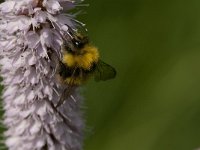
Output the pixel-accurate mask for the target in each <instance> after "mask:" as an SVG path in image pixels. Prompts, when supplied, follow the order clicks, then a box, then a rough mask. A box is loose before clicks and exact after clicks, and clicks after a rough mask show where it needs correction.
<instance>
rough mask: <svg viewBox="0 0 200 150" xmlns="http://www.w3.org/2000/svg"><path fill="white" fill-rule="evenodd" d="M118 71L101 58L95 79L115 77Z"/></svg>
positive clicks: (102, 79)
mask: <svg viewBox="0 0 200 150" xmlns="http://www.w3.org/2000/svg"><path fill="white" fill-rule="evenodd" d="M116 74H117V72H116V70H115V68H113V67H112V66H110V65H108V64H107V63H105V62H103V61H102V60H99V61H98V63H97V66H96V70H95V75H94V78H95V81H106V80H109V79H113V78H115V76H116Z"/></svg>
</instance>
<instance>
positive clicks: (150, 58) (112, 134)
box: [79, 0, 200, 150]
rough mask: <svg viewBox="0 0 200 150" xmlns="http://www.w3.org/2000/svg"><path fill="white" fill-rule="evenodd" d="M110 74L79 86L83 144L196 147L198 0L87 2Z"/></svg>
mask: <svg viewBox="0 0 200 150" xmlns="http://www.w3.org/2000/svg"><path fill="white" fill-rule="evenodd" d="M86 3H89V4H90V7H87V8H84V10H85V11H86V12H87V14H85V15H81V16H80V17H79V18H80V19H81V20H82V21H83V22H85V23H86V24H87V28H88V30H89V35H90V38H91V40H92V41H93V43H95V44H96V45H97V46H98V47H99V49H100V52H101V56H102V59H103V60H104V61H105V62H107V63H109V64H111V65H113V66H114V67H115V68H116V69H117V71H118V75H117V78H116V79H115V80H112V81H107V82H102V83H95V82H94V81H89V83H88V84H87V86H86V87H84V88H83V91H82V93H83V95H85V107H86V108H85V110H84V111H85V119H86V120H87V129H86V139H85V150H194V149H195V148H197V147H200V1H199V0H121V1H120V0H86Z"/></svg>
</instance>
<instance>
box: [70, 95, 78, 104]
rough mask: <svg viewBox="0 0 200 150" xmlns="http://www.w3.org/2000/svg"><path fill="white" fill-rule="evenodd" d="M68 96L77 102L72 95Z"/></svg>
mask: <svg viewBox="0 0 200 150" xmlns="http://www.w3.org/2000/svg"><path fill="white" fill-rule="evenodd" d="M70 97H71V99H72V100H73V101H74V102H75V103H76V102H77V101H76V99H75V98H74V96H73V95H70Z"/></svg>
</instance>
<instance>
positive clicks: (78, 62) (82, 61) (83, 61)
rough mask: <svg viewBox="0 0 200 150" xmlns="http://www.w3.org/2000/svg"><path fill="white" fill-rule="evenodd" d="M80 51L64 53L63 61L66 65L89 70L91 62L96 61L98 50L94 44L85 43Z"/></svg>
mask: <svg viewBox="0 0 200 150" xmlns="http://www.w3.org/2000/svg"><path fill="white" fill-rule="evenodd" d="M79 51H80V52H79V53H77V54H74V53H67V52H66V53H64V55H63V63H64V64H66V65H67V66H68V67H78V68H82V69H85V70H90V68H91V67H92V65H93V63H96V62H98V60H99V52H98V49H97V48H96V47H95V46H92V45H89V44H87V45H85V46H84V47H83V48H82V49H80V50H79Z"/></svg>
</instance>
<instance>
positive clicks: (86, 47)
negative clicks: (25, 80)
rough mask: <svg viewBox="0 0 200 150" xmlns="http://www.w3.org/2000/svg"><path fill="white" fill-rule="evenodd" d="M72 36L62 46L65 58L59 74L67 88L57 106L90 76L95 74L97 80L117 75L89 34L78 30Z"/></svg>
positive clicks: (61, 63)
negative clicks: (100, 54)
mask: <svg viewBox="0 0 200 150" xmlns="http://www.w3.org/2000/svg"><path fill="white" fill-rule="evenodd" d="M71 37H72V39H71V40H70V41H68V42H67V43H66V44H63V46H62V53H63V58H62V61H60V67H59V71H58V74H59V76H60V78H61V79H62V82H63V83H64V84H66V85H67V88H66V89H65V90H64V92H63V94H62V95H61V99H60V100H59V102H58V104H57V106H56V107H59V106H60V105H61V104H63V102H64V100H65V99H67V98H68V97H69V96H71V93H72V92H73V90H75V88H76V87H77V86H79V85H82V84H83V83H84V82H85V81H87V80H88V79H89V78H90V77H92V76H94V78H95V80H96V81H106V80H109V79H112V78H115V76H116V70H115V69H114V68H113V67H112V66H110V65H108V64H107V63H105V62H103V61H102V60H101V59H100V56H99V51H98V49H97V48H96V47H95V46H93V45H92V44H90V42H89V40H88V37H87V36H83V35H81V34H80V33H77V32H76V33H74V34H73V35H72V36H71ZM72 98H73V97H72Z"/></svg>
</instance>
